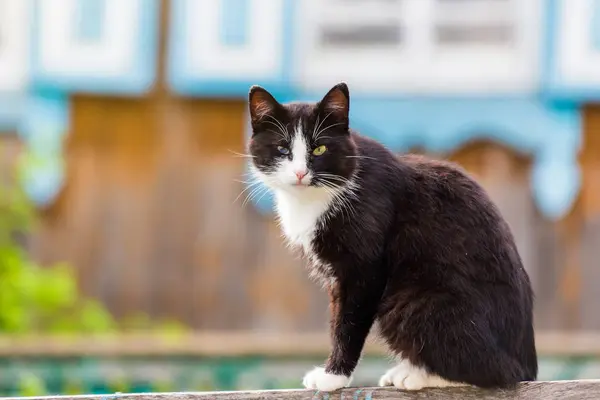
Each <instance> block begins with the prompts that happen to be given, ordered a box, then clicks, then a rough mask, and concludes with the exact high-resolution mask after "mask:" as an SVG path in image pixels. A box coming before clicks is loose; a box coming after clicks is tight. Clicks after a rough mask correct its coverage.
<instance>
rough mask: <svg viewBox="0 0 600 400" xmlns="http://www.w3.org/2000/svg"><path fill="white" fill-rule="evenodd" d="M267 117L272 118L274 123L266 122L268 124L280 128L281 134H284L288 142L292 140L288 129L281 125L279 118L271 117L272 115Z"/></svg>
mask: <svg viewBox="0 0 600 400" xmlns="http://www.w3.org/2000/svg"><path fill="white" fill-rule="evenodd" d="M267 117H269V118H271V119H272V120H273V121H274V122H271V121H266V122H270V123H271V124H273V125H275V126H277V127H278V128H279V130H280V131H281V133H282V134H283V137H284V138H285V139H286V140H289V139H290V136H289V133H288V131H287V129H286V127H285V126H284V125H283V124H282V123H281V121H279V120H278V119H277V118H275V117H273V116H271V115H267Z"/></svg>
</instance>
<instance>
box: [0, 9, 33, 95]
mask: <svg viewBox="0 0 600 400" xmlns="http://www.w3.org/2000/svg"><path fill="white" fill-rule="evenodd" d="M0 2H2V10H3V13H2V14H3V15H0V37H2V45H1V46H0V93H14V92H23V91H24V90H26V88H27V85H28V83H29V52H30V46H29V27H30V26H31V21H30V16H31V10H30V2H29V1H25V0H0Z"/></svg>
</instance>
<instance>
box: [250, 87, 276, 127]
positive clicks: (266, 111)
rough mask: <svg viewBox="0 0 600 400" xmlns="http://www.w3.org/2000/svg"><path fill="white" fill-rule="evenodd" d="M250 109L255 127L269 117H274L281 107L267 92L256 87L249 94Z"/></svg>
mask: <svg viewBox="0 0 600 400" xmlns="http://www.w3.org/2000/svg"><path fill="white" fill-rule="evenodd" d="M248 107H249V108H250V118H251V120H252V124H253V125H254V124H257V123H259V122H260V121H261V120H262V119H263V118H265V117H266V116H267V115H271V116H273V115H274V114H275V113H276V112H277V110H278V109H279V108H280V107H281V105H280V104H279V102H277V100H275V98H274V97H273V96H272V95H271V93H269V92H268V91H267V90H265V89H264V88H262V87H260V86H257V85H254V86H252V87H251V88H250V92H249V93H248Z"/></svg>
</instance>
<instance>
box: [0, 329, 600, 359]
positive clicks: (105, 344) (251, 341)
mask: <svg viewBox="0 0 600 400" xmlns="http://www.w3.org/2000/svg"><path fill="white" fill-rule="evenodd" d="M536 346H537V350H538V354H539V355H540V356H600V334H598V333H597V332H588V333H581V332H577V333H576V332H538V333H537V334H536ZM329 349H330V340H329V337H328V335H327V333H326V332H314V333H297V334H290V333H279V332H271V333H266V332H247V331H246V332H244V331H241V332H231V331H212V332H196V333H192V334H187V335H186V334H184V335H176V336H165V335H163V336H160V335H149V334H122V335H115V336H93V335H92V336H90V335H85V336H47V335H44V336H25V337H11V336H2V335H0V357H2V356H78V355H95V356H111V355H122V356H173V355H189V356H204V357H226V356H234V357H239V356H252V355H266V356H302V357H306V356H317V357H323V356H325V355H326V354H327V353H328V351H329ZM364 353H365V355H372V356H386V355H387V354H388V353H387V349H386V348H385V347H384V345H382V344H381V342H380V341H377V340H375V338H374V337H369V339H368V340H367V343H366V345H365V350H364Z"/></svg>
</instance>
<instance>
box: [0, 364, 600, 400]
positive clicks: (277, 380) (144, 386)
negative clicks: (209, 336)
mask: <svg viewBox="0 0 600 400" xmlns="http://www.w3.org/2000/svg"><path fill="white" fill-rule="evenodd" d="M322 362H323V360H322V359H317V358H301V357H283V358H282V357H267V356H265V357H260V356H257V357H239V358H235V357H234V358H198V357H106V358H86V357H70V358H21V359H7V358H3V359H0V396H11V395H18V394H21V393H22V392H23V391H25V390H26V391H27V392H28V393H31V392H33V394H38V395H41V394H84V393H88V394H109V393H115V392H134V393H135V392H137V393H139V392H148V391H154V392H158V391H162V392H164V391H207V390H250V389H284V388H299V387H301V380H302V377H303V376H304V373H305V372H306V371H308V370H310V369H311V368H312V367H313V366H314V365H317V364H321V363H322ZM390 365H391V364H390V363H389V362H388V361H387V360H386V359H383V358H374V357H365V359H364V360H362V361H361V364H360V365H359V367H358V369H357V371H356V376H355V378H354V381H353V382H354V383H353V384H354V385H356V386H373V385H376V382H377V381H378V379H379V377H380V376H381V375H382V374H383V373H384V372H385V370H386V369H387V368H389V367H390ZM598 372H600V358H592V357H574V358H556V357H555V358H552V357H551V358H541V359H540V374H539V377H538V379H539V380H563V379H587V378H593V377H596V378H597V377H598V375H597V374H598ZM594 374H595V375H594Z"/></svg>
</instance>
